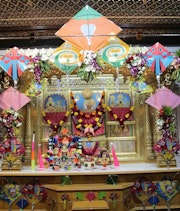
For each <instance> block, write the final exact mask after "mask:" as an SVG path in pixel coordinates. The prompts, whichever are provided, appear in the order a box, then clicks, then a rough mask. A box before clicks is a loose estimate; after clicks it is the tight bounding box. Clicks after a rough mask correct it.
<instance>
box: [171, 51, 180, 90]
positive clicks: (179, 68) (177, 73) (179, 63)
mask: <svg viewBox="0 0 180 211" xmlns="http://www.w3.org/2000/svg"><path fill="white" fill-rule="evenodd" d="M179 51H180V50H179ZM179 54H180V52H179ZM171 67H172V69H173V71H172V74H171V79H172V80H173V81H174V82H175V83H176V84H178V85H179V86H180V55H179V56H175V57H174V60H173V62H172V64H171Z"/></svg>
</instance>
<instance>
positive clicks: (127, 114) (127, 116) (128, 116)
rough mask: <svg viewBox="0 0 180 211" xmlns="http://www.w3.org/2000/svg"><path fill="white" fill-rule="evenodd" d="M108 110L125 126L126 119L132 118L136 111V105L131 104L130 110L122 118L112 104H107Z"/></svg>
mask: <svg viewBox="0 0 180 211" xmlns="http://www.w3.org/2000/svg"><path fill="white" fill-rule="evenodd" d="M106 109H107V111H108V112H109V114H110V115H111V116H112V117H113V118H114V119H115V120H117V121H118V122H119V124H120V126H121V127H122V128H123V127H124V121H126V120H128V119H129V118H130V116H131V115H132V113H133V111H134V106H131V107H130V108H129V111H128V112H127V113H126V114H124V116H123V117H122V118H120V117H119V116H118V115H117V113H115V112H114V111H113V110H112V109H111V107H110V106H106Z"/></svg>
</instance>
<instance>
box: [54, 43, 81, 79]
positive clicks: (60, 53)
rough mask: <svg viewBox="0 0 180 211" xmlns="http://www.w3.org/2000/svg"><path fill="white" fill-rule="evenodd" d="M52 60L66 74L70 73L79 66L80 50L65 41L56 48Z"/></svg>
mask: <svg viewBox="0 0 180 211" xmlns="http://www.w3.org/2000/svg"><path fill="white" fill-rule="evenodd" d="M51 62H53V64H54V65H55V66H57V67H58V68H59V69H60V70H62V71H63V72H64V73H65V74H67V75H70V74H71V73H72V72H73V71H74V70H75V69H76V68H77V67H78V66H79V63H80V50H79V49H77V48H76V47H75V46H73V45H72V44H71V43H68V42H64V43H63V44H62V45H61V46H60V47H58V48H56V49H55V51H54V53H53V55H52V58H51Z"/></svg>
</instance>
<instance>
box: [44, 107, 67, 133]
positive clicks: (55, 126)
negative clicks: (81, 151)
mask: <svg viewBox="0 0 180 211" xmlns="http://www.w3.org/2000/svg"><path fill="white" fill-rule="evenodd" d="M42 115H43V119H44V120H45V121H46V123H47V124H48V125H50V126H51V128H52V129H53V131H54V132H57V130H58V128H59V126H62V125H63V124H64V123H65V122H67V119H68V116H69V111H66V113H65V114H64V116H63V118H62V119H61V120H60V121H59V122H54V121H53V120H50V119H48V117H47V115H46V112H44V111H43V112H42Z"/></svg>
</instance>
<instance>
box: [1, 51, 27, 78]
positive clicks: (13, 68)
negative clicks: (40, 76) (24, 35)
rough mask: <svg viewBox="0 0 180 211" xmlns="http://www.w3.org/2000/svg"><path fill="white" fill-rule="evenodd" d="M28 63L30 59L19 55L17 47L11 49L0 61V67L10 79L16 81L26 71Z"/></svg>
mask: <svg viewBox="0 0 180 211" xmlns="http://www.w3.org/2000/svg"><path fill="white" fill-rule="evenodd" d="M29 62H30V58H29V57H28V56H25V55H24V54H22V53H21V51H20V49H19V48H17V47H14V48H11V49H10V50H9V51H8V52H7V53H6V54H5V55H4V56H3V57H2V59H0V67H1V68H2V69H3V70H4V71H5V72H7V74H8V75H9V76H11V77H12V79H13V80H14V81H17V80H18V77H20V76H21V74H22V73H23V72H24V71H25V70H26V69H27V65H28V63H29Z"/></svg>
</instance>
